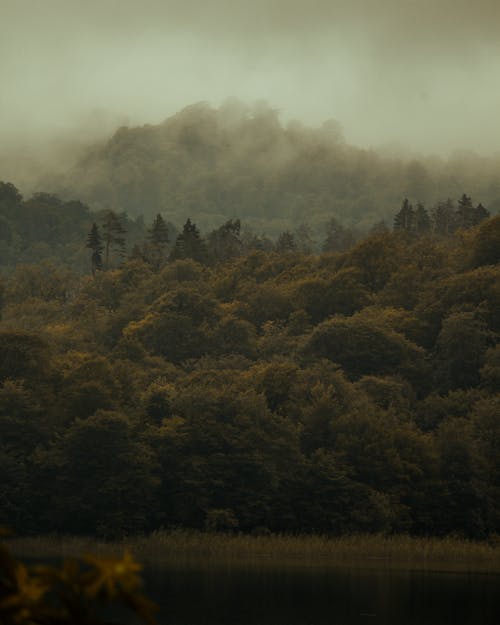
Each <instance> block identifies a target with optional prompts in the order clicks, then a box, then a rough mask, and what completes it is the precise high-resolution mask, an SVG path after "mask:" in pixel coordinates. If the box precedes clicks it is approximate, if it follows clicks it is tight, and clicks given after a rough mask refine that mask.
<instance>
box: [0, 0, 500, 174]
mask: <svg viewBox="0 0 500 625" xmlns="http://www.w3.org/2000/svg"><path fill="white" fill-rule="evenodd" d="M0 78H1V83H0V84H1V89H0V142H3V145H4V147H5V146H6V145H9V144H11V143H12V141H16V142H17V141H18V140H21V141H22V142H24V144H25V145H29V141H30V137H33V136H38V137H40V136H50V135H54V136H55V135H59V134H61V133H65V132H68V131H72V129H75V128H85V135H86V136H87V137H88V136H91V135H92V132H97V131H100V129H104V130H106V129H108V128H110V127H111V126H113V125H114V124H115V123H116V124H119V123H122V122H123V121H124V120H128V121H129V123H131V124H135V123H138V124H143V123H156V122H158V121H161V120H163V119H164V118H165V117H167V116H169V115H171V114H172V113H174V112H176V111H177V110H178V109H179V108H181V107H183V106H185V105H188V104H191V103H193V102H196V101H199V100H208V101H209V102H210V103H212V104H214V105H219V104H220V103H221V102H222V101H223V100H224V99H226V97H228V96H237V97H239V98H241V99H243V100H245V101H247V102H249V103H250V102H252V101H254V100H256V99H261V98H264V99H266V100H268V101H269V102H270V104H271V105H273V106H275V107H276V108H279V109H280V110H281V111H282V116H283V119H284V120H286V119H289V118H298V119H301V120H302V121H304V122H306V123H319V122H321V121H323V120H325V119H327V118H332V117H333V118H336V119H338V120H339V121H340V123H341V124H342V126H343V128H344V133H345V136H346V139H347V141H348V142H350V143H355V144H358V145H363V146H378V145H380V144H385V143H393V142H395V143H400V144H403V145H406V146H408V147H409V148H410V149H412V150H418V151H425V152H430V151H440V152H447V151H448V150H450V149H457V148H471V149H475V150H477V151H479V152H485V153H487V152H494V151H499V150H500V123H499V122H500V120H499V112H500V0H474V1H473V0H349V1H347V0H267V1H263V0H245V1H240V0H204V1H203V0H196V1H193V0H163V1H161V0H0ZM94 123H95V128H93V127H92V124H94ZM0 178H1V172H0Z"/></svg>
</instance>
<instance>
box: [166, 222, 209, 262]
mask: <svg viewBox="0 0 500 625" xmlns="http://www.w3.org/2000/svg"><path fill="white" fill-rule="evenodd" d="M183 258H192V259H193V260H195V261H196V262H198V263H201V264H204V263H206V262H207V248H206V245H205V241H204V240H203V238H202V237H201V235H200V231H199V230H198V228H197V227H196V224H194V223H192V222H191V219H189V218H188V219H187V221H186V223H185V224H184V226H183V228H182V232H181V233H180V234H179V235H178V237H177V239H176V241H175V246H174V249H173V250H172V253H171V254H170V260H179V259H183Z"/></svg>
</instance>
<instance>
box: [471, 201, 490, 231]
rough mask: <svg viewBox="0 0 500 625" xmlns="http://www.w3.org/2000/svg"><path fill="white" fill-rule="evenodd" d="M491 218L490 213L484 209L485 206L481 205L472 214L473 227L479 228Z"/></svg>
mask: <svg viewBox="0 0 500 625" xmlns="http://www.w3.org/2000/svg"><path fill="white" fill-rule="evenodd" d="M489 216H490V211H489V210H487V209H486V208H484V206H483V205H482V204H481V203H479V204H478V205H477V206H476V208H475V209H474V211H473V213H472V225H473V226H477V225H478V224H480V223H481V222H482V221H484V220H485V219H488V217H489Z"/></svg>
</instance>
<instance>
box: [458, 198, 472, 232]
mask: <svg viewBox="0 0 500 625" xmlns="http://www.w3.org/2000/svg"><path fill="white" fill-rule="evenodd" d="M474 212H475V209H474V206H473V205H472V200H471V198H470V197H469V196H468V195H465V193H464V194H463V195H462V197H461V198H460V199H459V200H458V205H457V210H456V212H455V215H456V225H457V228H470V227H471V226H473V225H474Z"/></svg>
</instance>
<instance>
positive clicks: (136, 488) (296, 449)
mask: <svg viewBox="0 0 500 625" xmlns="http://www.w3.org/2000/svg"><path fill="white" fill-rule="evenodd" d="M264 117H265V118H266V121H265V120H263V119H261V120H260V121H259V122H258V124H257V126H258V125H259V124H260V123H261V122H262V123H264V121H265V123H266V124H267V126H266V127H267V131H268V132H269V133H271V135H273V133H274V136H276V135H277V134H278V135H279V126H276V124H275V123H274V122H273V116H272V115H270V116H268V117H266V116H264ZM207 124H208V126H210V116H208V119H207ZM204 128H205V127H204ZM205 130H206V128H205ZM200 132H202V130H201V129H200V128H198V127H197V126H196V125H195V127H194V128H192V129H190V130H189V132H188V130H187V129H186V131H185V133H184V135H183V138H182V142H183V145H184V148H183V149H185V150H186V151H189V152H190V153H191V154H196V155H198V156H199V157H200V158H201V155H202V154H205V156H204V157H203V158H209V155H207V153H206V152H205V151H204V145H205V144H204V142H203V141H202V140H200V136H199V133H200ZM260 141H261V142H262V145H267V146H268V147H269V149H271V148H272V145H273V143H272V140H270V138H269V136H268V135H267V134H266V133H262V134H261V135H260ZM210 158H211V157H210ZM417 173H418V172H417ZM2 189H3V191H2ZM1 193H4V196H5V197H4V200H2V201H4V205H5V206H7V205H8V206H10V207H13V208H16V206H17V207H19V206H20V204H19V203H20V202H21V203H22V200H21V199H20V198H19V197H18V196H17V195H16V193H15V191H14V190H13V189H12V188H11V187H8V185H7V187H0V198H1V197H2V195H1ZM5 198H7V199H5ZM463 202H465V204H464V207H463V210H465V209H466V208H467V206H468V200H467V201H466V200H463ZM36 205H37V206H39V207H41V206H43V207H45V208H44V210H47V211H48V210H49V209H50V211H55V212H57V211H60V210H61V206H62V204H61V202H60V201H57V200H56V199H54V198H52V197H51V196H49V197H46V196H37V198H36ZM466 205H467V206H466ZM23 206H24V204H23ZM469 208H470V206H469ZM472 208H474V205H472ZM80 209H81V207H80V208H79V207H78V206H75V207H74V210H75V211H76V213H77V214H78V211H79V210H80ZM453 210H455V208H454V207H453ZM467 210H469V209H467ZM419 211H420V212H421V213H422V215H424V213H423V211H422V210H420V208H419V207H418V205H417V208H416V209H415V211H414V212H415V215H417V214H418V212H419ZM14 213H15V211H14V210H13V211H12V214H14ZM5 214H7V213H5ZM8 214H9V215H11V213H8ZM106 215H107V214H106V213H105V214H103V215H101V217H99V218H98V219H97V221H95V223H96V224H98V223H99V224H102V217H104V218H106ZM422 215H421V217H422ZM108 217H109V215H108ZM9 219H10V218H9ZM415 219H416V217H415ZM422 219H423V217H422ZM126 223H127V230H128V233H127V234H128V235H130V236H139V234H141V233H142V235H141V236H142V237H143V238H142V240H139V244H140V246H142V244H143V243H144V237H145V236H147V235H146V230H145V228H144V227H143V225H141V223H140V221H139V220H136V221H134V222H131V221H130V220H129V221H127V222H126ZM155 223H157V226H158V224H160V225H159V226H158V228H157V230H158V231H157V235H158V238H157V239H154V236H156V235H153V230H154V228H153V230H152V231H151V232H150V233H149V237H150V238H149V241H148V244H149V245H150V246H151V245H157V246H159V247H158V249H159V250H160V248H161V254H159V255H158V257H157V261H158V262H156V261H154V260H153V259H152V257H149V258H147V255H146V251H147V249H149V251H151V247H150V248H147V246H146V247H140V252H141V253H140V254H138V255H136V256H135V257H134V258H132V259H129V260H124V261H123V262H121V264H120V266H118V267H115V268H112V267H110V268H108V270H106V271H96V273H95V275H94V276H91V275H83V276H81V275H80V276H79V275H78V274H75V273H74V272H72V271H69V270H68V268H67V265H66V262H65V261H63V260H61V261H57V260H55V259H57V256H54V260H53V261H52V262H50V263H49V262H45V263H40V264H37V265H23V264H20V265H19V266H18V267H17V268H16V269H15V271H14V272H12V273H9V274H7V275H6V276H5V278H4V279H3V294H4V295H3V308H2V319H1V321H0V475H1V476H2V489H1V492H0V522H2V523H7V522H12V523H15V524H16V527H18V528H19V529H20V531H21V532H23V533H32V532H35V531H36V532H48V531H53V530H60V531H61V532H73V533H76V534H95V535H101V536H106V537H112V536H116V535H118V536H122V535H129V534H137V533H141V532H146V531H151V530H155V529H157V528H158V527H161V526H165V527H169V526H170V527H171V526H181V527H189V528H197V529H199V530H202V531H210V532H213V531H224V532H228V533H232V532H235V531H237V532H240V531H241V532H255V533H259V532H266V531H273V532H290V533H297V532H324V533H327V534H331V535H337V534H342V533H356V532H385V533H394V532H409V533H417V534H422V535H429V534H447V533H453V532H454V533H460V534H462V535H464V536H468V537H473V536H474V537H483V536H486V535H491V534H494V533H499V532H500V525H499V524H500V513H499V506H498V501H499V500H500V482H499V480H500V478H499V466H498V459H497V456H498V453H497V448H498V444H497V438H498V431H497V430H498V427H497V421H498V419H497V415H498V384H499V380H500V364H499V363H500V360H499V351H498V346H499V341H498V337H499V333H500V322H499V316H498V310H499V309H500V286H499V285H500V280H499V267H498V263H497V260H498V259H497V257H496V256H495V255H494V254H493V252H492V250H493V249H494V248H495V246H494V245H493V244H492V243H491V242H492V241H493V242H494V240H495V236H496V234H495V233H496V230H497V218H492V219H487V220H485V221H483V222H481V224H479V225H473V226H472V227H470V228H467V229H459V228H457V227H456V224H455V226H454V227H453V228H451V226H450V231H449V232H448V234H447V236H440V235H438V234H437V233H436V231H435V226H434V225H432V224H435V221H432V220H431V226H432V228H434V231H432V229H431V231H430V232H429V231H428V230H427V228H426V227H423V226H422V227H421V228H420V230H419V227H417V226H415V228H413V230H411V231H408V232H407V231H404V232H400V231H396V232H389V231H388V230H387V229H381V228H379V229H376V231H374V232H372V233H371V234H370V235H368V236H367V237H366V238H364V239H362V240H358V241H357V242H356V243H355V244H354V243H353V241H351V242H349V244H347V242H344V243H342V244H340V243H339V240H338V237H339V236H340V235H341V234H342V230H341V229H339V228H338V227H337V226H335V224H333V225H332V228H331V232H330V234H332V236H333V234H335V236H337V242H336V243H335V246H336V249H335V250H334V251H329V252H328V253H325V254H323V255H319V256H318V255H315V254H312V253H305V249H304V248H303V247H300V246H299V245H298V241H299V238H298V237H297V238H295V237H296V230H294V231H292V230H290V231H289V233H290V234H291V235H292V234H293V237H294V238H295V242H296V243H297V249H293V250H292V249H288V248H287V249H285V247H286V246H285V247H284V248H283V249H282V250H281V251H276V250H275V249H271V248H272V246H271V247H270V249H269V250H268V251H266V249H255V245H254V243H255V241H254V243H249V241H250V240H251V239H250V238H248V237H247V238H245V236H243V234H242V233H241V232H240V224H239V221H238V220H229V221H226V223H225V224H224V225H223V226H221V227H220V228H218V229H216V230H215V231H213V232H212V233H211V234H210V235H209V236H208V237H207V239H206V242H204V240H203V239H202V237H201V234H200V233H199V231H198V229H197V228H196V226H194V224H193V223H192V222H190V221H189V222H187V224H186V227H185V229H184V231H183V232H182V233H181V234H180V235H179V237H178V238H177V243H176V244H175V246H174V248H173V252H172V251H171V250H170V252H171V253H172V256H173V258H174V259H175V260H174V259H168V257H167V252H168V251H169V250H168V248H167V240H166V232H165V229H164V228H163V226H161V222H159V221H158V220H157V221H156V222H155ZM334 226H335V228H336V231H335V232H334V229H335V228H334ZM90 228H91V223H90V224H89V223H87V222H86V225H85V231H84V233H85V232H88V231H89V230H90ZM27 230H28V228H27ZM162 233H163V234H162ZM169 233H171V230H170V228H169ZM303 234H304V233H303ZM305 234H307V232H306V233H305ZM344 234H345V232H344ZM160 235H161V236H160ZM164 235H165V236H164ZM9 236H10V235H9ZM304 236H305V235H304ZM287 238H288V237H287ZM13 240H15V236H14V235H13ZM93 240H94V243H96V245H97V243H98V240H97V239H96V238H94V239H93ZM332 240H333V239H332ZM155 241H156V243H155ZM261 242H262V241H261ZM84 243H85V234H81V236H80V245H81V246H82V247H84ZM330 243H331V244H332V245H333V243H332V241H330ZM102 245H104V243H103V244H102ZM266 245H267V244H266ZM262 247H263V248H265V247H266V246H262ZM344 247H345V248H346V249H344V251H342V248H344ZM110 249H111V243H110ZM481 250H482V251H481ZM485 250H486V252H485ZM84 251H85V250H84ZM143 252H144V253H143ZM480 252H481V254H483V253H484V254H483V256H480ZM85 254H86V257H85V259H86V263H87V264H88V257H87V256H88V251H87V252H85ZM177 256H179V257H177ZM480 258H481V259H482V260H481V262H479V259H480ZM115 260H117V258H115ZM110 264H111V263H110ZM89 273H90V272H89V271H88V270H87V274H89Z"/></svg>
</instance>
